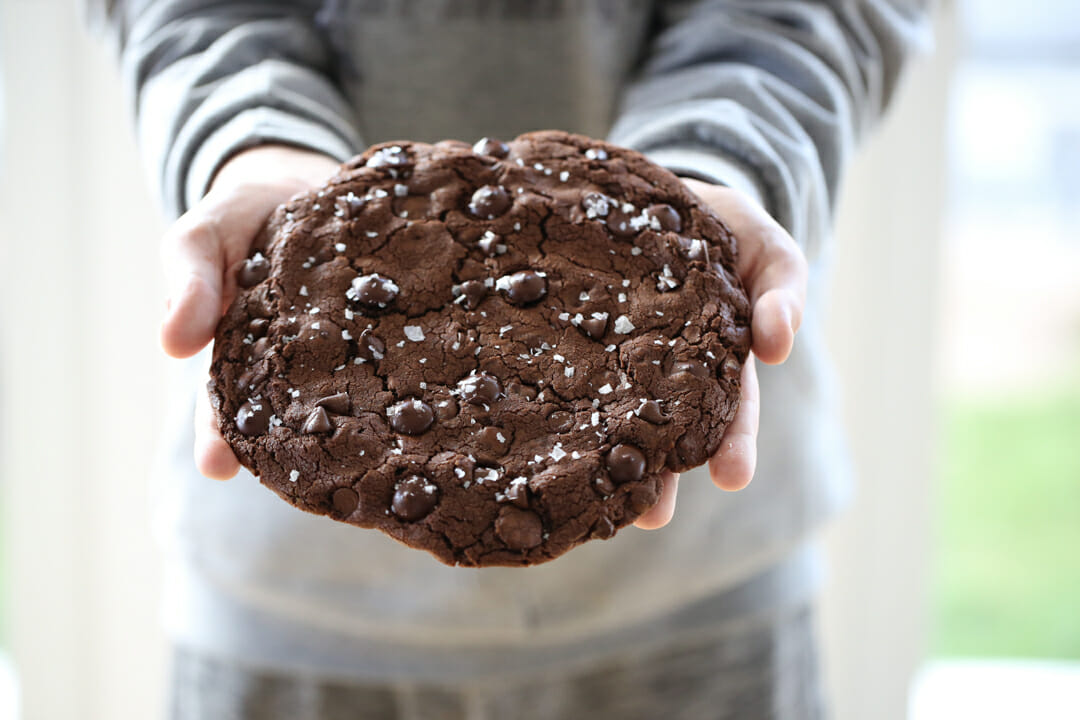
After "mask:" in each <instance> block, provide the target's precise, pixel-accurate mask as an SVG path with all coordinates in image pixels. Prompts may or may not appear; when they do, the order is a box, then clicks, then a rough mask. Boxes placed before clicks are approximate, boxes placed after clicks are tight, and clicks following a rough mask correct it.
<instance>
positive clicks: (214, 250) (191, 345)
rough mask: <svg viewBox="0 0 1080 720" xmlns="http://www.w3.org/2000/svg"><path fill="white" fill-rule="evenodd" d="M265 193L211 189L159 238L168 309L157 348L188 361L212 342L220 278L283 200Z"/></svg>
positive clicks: (222, 288) (222, 298) (220, 307)
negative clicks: (160, 239)
mask: <svg viewBox="0 0 1080 720" xmlns="http://www.w3.org/2000/svg"><path fill="white" fill-rule="evenodd" d="M282 195H283V194H282V193H276V192H272V191H270V190H269V189H267V188H259V187H256V186H253V187H251V188H247V189H246V190H245V189H244V188H243V187H236V188H228V189H226V188H224V187H222V188H216V189H214V190H212V191H211V192H210V193H209V194H207V196H206V197H205V198H203V199H202V200H201V201H200V202H199V203H198V204H197V205H195V207H193V208H192V209H191V210H189V211H188V212H187V213H185V214H184V215H183V216H182V217H181V218H180V219H179V220H177V221H176V222H175V223H173V225H172V227H170V228H169V230H168V231H167V232H166V233H165V237H164V238H163V241H162V245H161V255H162V264H163V266H164V270H165V279H166V284H167V287H168V292H169V296H168V304H167V308H168V309H167V311H166V315H165V319H164V321H163V322H162V325H161V346H162V348H163V349H164V350H165V352H166V353H168V354H169V355H171V356H173V357H178V358H183V357H190V356H191V355H194V354H195V353H197V352H199V350H201V349H202V348H203V347H204V346H205V345H206V344H207V343H208V342H210V340H211V339H213V337H214V331H215V329H216V328H217V323H218V320H219V319H220V318H221V313H222V310H223V307H224V301H225V299H226V298H225V295H226V292H225V291H226V289H229V288H231V282H226V278H225V273H226V271H227V270H228V269H229V268H231V267H232V266H233V265H235V264H236V263H238V262H240V261H241V260H242V259H243V258H244V257H246V256H247V253H248V250H249V248H250V247H251V242H252V240H253V239H254V237H255V235H256V234H257V233H258V232H259V228H260V227H261V226H262V224H263V222H264V221H265V220H266V218H267V216H268V215H269V214H270V213H271V212H273V210H274V208H275V207H277V205H278V204H279V203H280V202H282V201H284V200H286V199H287V198H288V195H287V194H284V196H282Z"/></svg>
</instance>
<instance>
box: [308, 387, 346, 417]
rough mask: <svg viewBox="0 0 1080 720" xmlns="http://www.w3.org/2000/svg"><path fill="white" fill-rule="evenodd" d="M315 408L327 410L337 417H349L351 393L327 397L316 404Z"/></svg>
mask: <svg viewBox="0 0 1080 720" xmlns="http://www.w3.org/2000/svg"><path fill="white" fill-rule="evenodd" d="M315 407H321V408H326V409H327V410H328V411H330V412H332V413H334V414H335V415H347V414H348V412H349V393H343V392H339V393H336V394H334V395H327V396H326V397H324V398H320V399H319V400H318V401H316V403H315Z"/></svg>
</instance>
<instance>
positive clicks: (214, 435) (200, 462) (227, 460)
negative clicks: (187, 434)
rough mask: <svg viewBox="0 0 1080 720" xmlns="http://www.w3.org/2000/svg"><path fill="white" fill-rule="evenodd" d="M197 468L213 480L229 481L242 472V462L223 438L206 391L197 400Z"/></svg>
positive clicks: (200, 393)
mask: <svg viewBox="0 0 1080 720" xmlns="http://www.w3.org/2000/svg"><path fill="white" fill-rule="evenodd" d="M195 467H197V468H198V470H199V472H200V473H202V474H203V475H205V476H206V477H208V478H211V479H212V480H228V479H229V478H231V477H232V476H233V475H236V473H237V472H238V471H239V470H240V461H239V460H237V459H236V455H234V454H233V451H232V448H230V447H229V444H228V443H227V442H225V439H224V438H222V437H221V431H220V430H218V426H217V421H216V420H215V419H214V412H213V410H211V408H210V398H209V397H208V396H207V394H206V392H204V391H202V392H199V393H198V396H197V397H196V400H195Z"/></svg>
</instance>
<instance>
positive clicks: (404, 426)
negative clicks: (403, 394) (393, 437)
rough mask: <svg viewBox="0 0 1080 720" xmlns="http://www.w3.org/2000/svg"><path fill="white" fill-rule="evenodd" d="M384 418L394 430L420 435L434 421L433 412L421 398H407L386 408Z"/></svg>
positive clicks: (404, 433) (405, 433)
mask: <svg viewBox="0 0 1080 720" xmlns="http://www.w3.org/2000/svg"><path fill="white" fill-rule="evenodd" d="M386 418H387V420H389V421H390V427H392V428H394V430H395V432H399V433H402V434H403V435H420V434H422V433H424V432H425V431H426V430H427V429H428V428H429V427H431V423H433V422H435V413H433V412H432V411H431V407H430V406H428V404H427V403H426V402H424V401H423V400H419V399H417V398H409V399H408V400H402V401H401V402H399V403H395V404H393V405H391V406H390V407H388V408H386Z"/></svg>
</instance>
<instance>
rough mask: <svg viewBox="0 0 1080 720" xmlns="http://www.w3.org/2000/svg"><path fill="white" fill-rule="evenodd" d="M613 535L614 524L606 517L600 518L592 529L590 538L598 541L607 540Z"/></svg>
mask: <svg viewBox="0 0 1080 720" xmlns="http://www.w3.org/2000/svg"><path fill="white" fill-rule="evenodd" d="M614 535H615V523H613V522H611V518H609V517H607V516H606V515H605V516H603V517H601V518H600V519H599V520H597V521H596V523H595V524H594V525H593V527H592V536H593V537H594V538H596V539H598V540H607V539H608V538H610V537H612V536H614Z"/></svg>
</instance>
